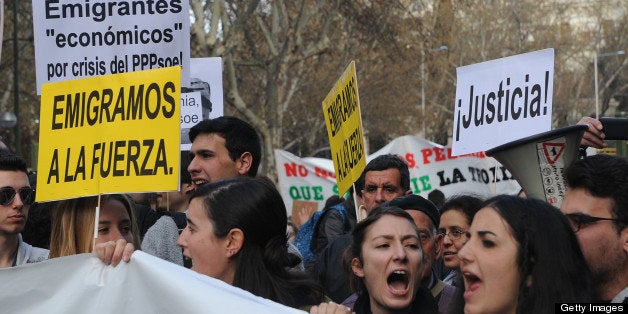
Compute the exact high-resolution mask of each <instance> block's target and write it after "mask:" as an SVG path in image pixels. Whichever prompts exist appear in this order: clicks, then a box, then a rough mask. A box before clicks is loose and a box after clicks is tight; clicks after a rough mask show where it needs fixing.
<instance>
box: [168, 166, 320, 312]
mask: <svg viewBox="0 0 628 314" xmlns="http://www.w3.org/2000/svg"><path fill="white" fill-rule="evenodd" d="M287 221H288V218H287V215H286V207H285V205H284V202H283V199H282V198H281V195H280V194H279V192H278V191H277V189H276V188H275V187H274V186H272V185H271V184H270V183H268V182H265V181H264V180H261V179H255V178H246V177H241V178H235V179H227V180H221V181H217V182H213V183H208V184H205V185H203V186H201V187H199V188H198V189H197V190H196V191H194V193H193V194H192V196H191V197H190V207H189V209H188V224H187V227H186V228H185V229H184V230H183V233H181V236H180V237H179V241H178V244H179V246H181V247H182V248H183V255H185V256H186V257H188V258H190V259H191V260H192V265H193V266H192V270H194V271H196V272H199V273H201V274H204V275H207V276H210V277H213V278H216V279H220V280H222V281H224V282H226V283H228V284H231V285H234V286H236V287H239V288H242V289H244V290H247V291H249V292H251V293H253V294H255V295H257V296H261V297H264V298H267V299H270V300H273V301H275V302H278V303H281V304H284V305H287V306H290V307H294V308H302V309H307V308H309V306H311V305H315V304H319V303H320V302H322V301H324V300H325V297H324V295H323V291H322V288H321V287H319V286H318V285H317V284H316V283H314V281H311V280H310V279H309V278H308V277H307V276H306V274H305V273H303V272H299V271H293V270H291V268H294V267H295V266H296V265H297V264H298V263H299V262H300V258H299V257H298V256H296V255H294V254H292V253H289V252H288V251H287V250H286V243H287V241H288V239H287V235H286V229H285V226H286V224H287Z"/></svg>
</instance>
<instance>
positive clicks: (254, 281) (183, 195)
mask: <svg viewBox="0 0 628 314" xmlns="http://www.w3.org/2000/svg"><path fill="white" fill-rule="evenodd" d="M581 123H582V124H586V125H588V129H587V131H586V133H585V135H584V136H583V137H582V140H581V144H582V145H583V146H587V145H590V146H594V147H602V145H604V143H603V141H602V140H601V139H603V138H604V134H603V132H602V129H601V125H600V124H599V121H597V120H595V119H593V118H588V117H585V118H583V119H582V120H581ZM189 137H190V141H191V143H192V147H191V149H190V151H189V154H188V156H187V157H188V158H182V159H183V160H184V162H183V163H182V167H183V168H184V169H183V171H182V173H185V175H182V176H181V189H180V191H176V192H168V193H161V192H160V193H145V194H135V195H127V194H106V195H103V196H102V197H101V198H98V197H95V196H88V197H79V198H72V199H66V200H62V201H57V202H52V204H48V203H42V204H39V203H34V196H35V190H36V182H34V180H33V177H32V176H31V177H30V180H29V175H28V174H29V173H28V171H27V168H26V162H25V160H24V159H22V158H21V157H19V156H16V155H14V154H12V153H11V152H10V151H9V150H8V149H7V148H6V146H5V145H4V148H3V149H2V153H1V155H0V180H2V182H1V185H2V188H1V189H0V192H1V194H0V197H1V199H0V206H1V207H0V208H1V210H2V211H1V212H2V216H1V217H0V218H1V219H2V220H1V221H0V228H1V229H0V231H1V233H0V237H1V239H0V266H1V267H2V268H10V267H18V268H19V266H20V265H24V264H31V263H45V260H46V259H54V258H58V257H62V256H69V255H75V254H81V253H90V252H94V254H96V255H97V256H98V257H99V258H100V259H101V260H102V262H104V263H105V264H109V265H111V266H113V267H116V266H117V265H119V263H133V261H132V260H131V256H132V254H134V251H136V250H143V251H145V252H147V253H149V254H151V255H154V256H157V257H159V258H162V259H165V260H167V261H169V262H172V263H175V264H178V265H181V267H184V266H185V267H188V268H191V270H192V271H195V272H197V273H200V274H203V275H206V276H209V277H212V278H216V279H218V280H221V281H223V282H225V283H227V284H229V285H232V286H235V287H238V288H241V289H244V290H246V291H249V292H250V293H252V294H254V295H257V296H261V297H263V298H267V299H270V300H272V301H275V302H278V303H281V304H283V305H286V306H289V307H293V308H297V309H302V310H305V311H310V313H349V312H355V313H400V312H403V313H463V312H464V313H553V312H554V304H555V303H583V302H585V303H586V302H593V303H595V302H612V303H624V304H625V303H626V302H627V301H628V287H627V286H628V257H627V252H628V228H627V224H628V217H627V215H628V203H627V202H628V199H627V197H628V182H627V180H628V160H627V159H626V158H625V157H615V156H609V155H593V156H588V157H579V158H578V159H577V160H575V161H574V162H573V163H572V164H571V165H570V166H569V167H568V168H567V171H566V173H565V177H566V182H567V185H568V190H567V193H566V195H565V198H564V201H563V202H562V204H561V207H560V209H558V208H556V207H553V206H551V205H550V204H549V203H547V202H545V201H541V200H536V199H528V198H525V197H521V196H511V195H498V196H494V197H491V198H489V199H486V200H482V199H481V198H479V197H477V196H475V195H473V194H472V193H469V194H468V195H455V196H452V197H449V198H446V199H445V200H444V201H443V200H439V199H435V202H437V203H439V206H437V205H435V203H434V202H432V201H431V200H429V199H426V198H424V197H422V196H419V195H416V194H412V192H411V190H410V181H409V172H408V167H407V163H406V162H405V161H404V160H402V159H401V158H399V157H398V156H396V155H393V154H386V155H381V156H378V157H376V158H374V159H372V160H371V161H370V162H369V163H368V164H367V165H366V167H365V169H364V171H363V172H362V175H361V176H360V178H359V180H357V181H356V182H355V185H354V186H353V188H352V191H351V192H352V193H351V195H352V196H351V197H348V198H347V199H346V200H345V199H343V198H338V197H335V198H333V199H330V200H329V201H328V202H327V204H326V207H325V208H324V209H323V210H322V211H321V213H322V215H321V217H318V218H317V221H316V224H315V225H314V226H313V229H314V231H313V232H311V233H309V234H308V237H305V240H304V237H303V236H302V237H301V238H299V232H301V231H303V230H305V229H304V228H301V229H300V230H298V229H297V228H296V226H295V224H293V223H292V222H289V219H290V218H291V219H297V217H288V216H287V211H286V206H285V205H284V202H283V200H282V198H281V195H280V194H279V192H278V190H277V188H276V187H275V186H274V184H273V183H272V181H270V180H268V179H267V178H264V177H259V176H258V175H257V169H258V167H259V163H260V158H261V143H260V138H259V136H258V135H257V133H256V131H255V129H254V128H253V127H252V126H251V125H249V124H248V123H247V122H245V121H243V120H241V119H239V118H235V117H231V116H223V117H219V118H215V119H210V120H204V121H202V122H200V123H198V124H197V125H195V126H194V127H192V128H191V130H190V132H189ZM39 184H42V183H39ZM356 206H357V207H358V208H360V211H357V214H356V210H355V208H356ZM40 207H43V208H47V209H48V210H50V208H51V207H52V210H51V211H52V214H48V215H49V216H46V213H45V212H44V211H42V210H38V209H39V208H40ZM96 207H99V213H98V215H99V216H98V219H97V220H95V215H96V212H95V211H94V208H96ZM29 208H30V215H29ZM36 216H39V217H36ZM358 216H359V217H360V220H358V218H357V217H358ZM301 219H302V220H306V221H300V222H297V225H306V224H307V219H309V217H304V218H301ZM27 220H29V223H28V224H27ZM95 221H97V225H96V226H95ZM46 224H48V225H49V226H51V227H49V228H46ZM25 225H26V227H25ZM288 226H292V227H291V229H290V232H286V230H287V229H286V228H287V227H288ZM94 232H97V233H98V236H97V238H96V239H94V240H93V241H92V238H93V237H92V235H93V233H94ZM289 233H296V240H294V241H296V242H298V241H307V243H306V247H308V249H309V251H307V252H303V253H307V254H309V255H311V256H309V258H308V259H307V261H305V259H304V258H303V257H302V256H303V254H302V253H301V252H299V250H298V249H297V248H296V247H295V245H294V244H293V243H292V240H289V238H288V236H289ZM25 238H27V239H26V240H25ZM28 242H30V244H29V243H28ZM33 244H34V245H36V246H41V248H40V247H36V246H32V245H33ZM295 244H296V243H295ZM48 249H49V250H48ZM35 265H36V264H35ZM1 274H2V273H0V276H1Z"/></svg>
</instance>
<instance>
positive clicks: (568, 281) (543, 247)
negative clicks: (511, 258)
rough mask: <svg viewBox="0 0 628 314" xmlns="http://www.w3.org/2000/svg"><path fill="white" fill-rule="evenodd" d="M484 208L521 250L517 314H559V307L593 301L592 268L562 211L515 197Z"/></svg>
mask: <svg viewBox="0 0 628 314" xmlns="http://www.w3.org/2000/svg"><path fill="white" fill-rule="evenodd" d="M482 207H490V208H493V209H495V211H497V213H498V214H499V215H500V216H501V217H502V218H503V219H504V221H506V223H507V224H508V226H509V227H510V231H511V232H512V235H513V237H514V239H515V240H516V241H517V244H518V253H517V264H518V267H519V269H518V270H519V274H520V276H521V282H520V283H519V300H518V304H517V313H554V304H555V303H570V302H591V301H592V300H593V299H594V291H593V289H592V280H591V272H590V270H589V267H588V266H587V264H586V261H585V259H584V256H583V255H582V251H581V250H580V246H579V244H578V240H577V239H576V236H575V234H574V233H573V231H572V229H571V226H570V225H569V222H568V221H567V219H566V218H565V216H564V215H563V214H562V213H561V212H560V211H559V210H558V209H557V208H555V207H553V206H551V205H549V204H548V203H546V202H542V201H539V200H535V199H524V198H520V197H516V196H510V195H500V196H496V197H493V198H491V199H489V200H487V201H486V202H485V203H484V206H482ZM528 276H529V277H530V278H531V279H532V280H531V282H528V280H527V278H528Z"/></svg>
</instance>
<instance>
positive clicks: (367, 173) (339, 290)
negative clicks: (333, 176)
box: [310, 154, 412, 303]
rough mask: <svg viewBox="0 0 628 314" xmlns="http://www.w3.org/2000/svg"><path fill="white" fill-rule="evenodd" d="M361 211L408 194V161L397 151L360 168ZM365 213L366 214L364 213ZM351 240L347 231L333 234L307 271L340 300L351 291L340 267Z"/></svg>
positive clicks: (333, 297)
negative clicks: (362, 179)
mask: <svg viewBox="0 0 628 314" xmlns="http://www.w3.org/2000/svg"><path fill="white" fill-rule="evenodd" d="M363 177H364V188H363V189H362V201H363V204H362V205H360V208H361V211H363V212H364V213H365V214H368V213H370V212H371V210H373V209H374V208H375V207H377V206H379V205H381V204H383V203H384V202H388V201H390V200H392V199H394V198H396V197H399V196H402V195H406V194H410V193H412V191H410V171H409V170H408V165H407V164H406V163H405V161H403V159H401V158H399V156H397V155H393V154H387V155H380V156H377V157H375V158H374V159H373V160H371V161H370V162H369V163H368V164H367V165H366V167H365V168H364V171H363ZM364 217H366V215H365V216H364ZM350 244H351V234H343V235H340V236H337V237H336V238H335V239H334V240H333V241H331V242H330V243H329V245H327V246H326V247H325V248H324V249H323V250H322V251H321V253H320V255H318V256H317V257H316V259H315V260H314V261H313V264H312V267H310V274H311V275H312V276H313V277H314V278H315V279H316V280H318V281H319V283H320V284H321V285H322V286H323V289H324V291H325V294H326V295H327V296H329V298H331V299H332V300H333V301H334V302H337V303H340V302H342V301H343V300H344V299H346V298H347V297H348V296H349V295H351V288H350V287H349V277H348V274H347V273H346V272H345V270H344V269H343V261H342V259H343V253H344V251H345V250H346V249H347V248H348V247H349V245H350Z"/></svg>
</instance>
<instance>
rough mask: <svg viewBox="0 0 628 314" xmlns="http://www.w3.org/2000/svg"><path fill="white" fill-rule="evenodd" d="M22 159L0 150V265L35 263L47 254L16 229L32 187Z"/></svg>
mask: <svg viewBox="0 0 628 314" xmlns="http://www.w3.org/2000/svg"><path fill="white" fill-rule="evenodd" d="M27 173H28V172H27V169H26V161H25V160H24V159H23V158H22V157H19V156H16V155H13V154H11V153H9V152H6V151H3V152H2V153H0V268H5V267H13V266H19V265H23V264H27V263H36V262H40V261H43V260H45V259H47V258H48V250H45V249H41V248H37V247H33V246H31V245H29V244H28V243H26V242H24V241H22V235H21V234H20V232H22V230H23V229H24V225H25V224H26V219H27V218H28V210H29V206H30V205H31V204H33V201H34V200H35V191H34V190H33V189H32V188H31V186H30V184H29V181H28V174H27Z"/></svg>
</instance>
